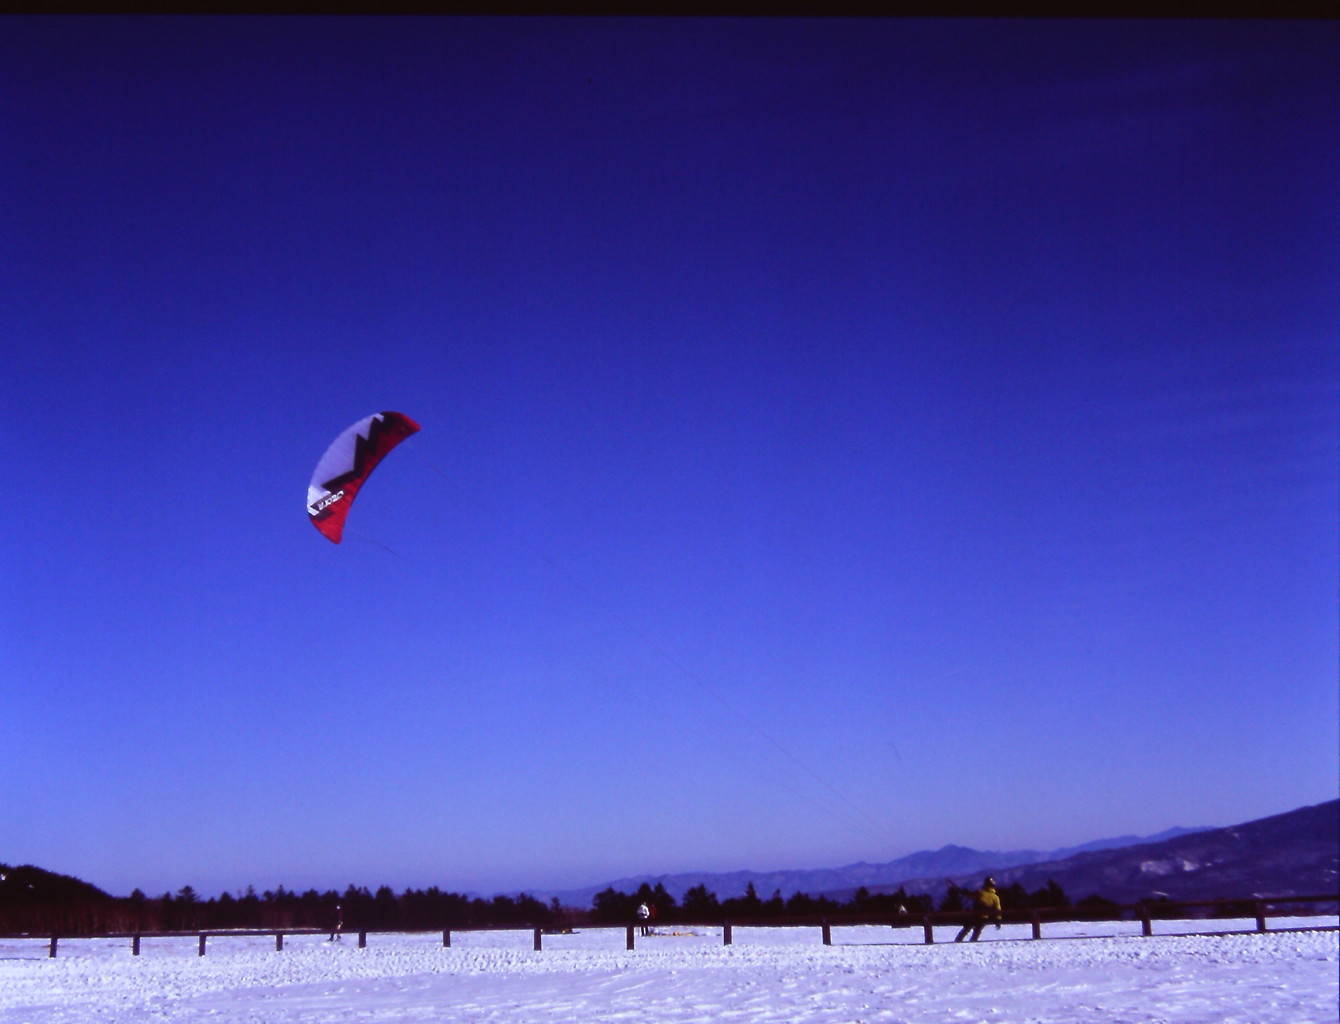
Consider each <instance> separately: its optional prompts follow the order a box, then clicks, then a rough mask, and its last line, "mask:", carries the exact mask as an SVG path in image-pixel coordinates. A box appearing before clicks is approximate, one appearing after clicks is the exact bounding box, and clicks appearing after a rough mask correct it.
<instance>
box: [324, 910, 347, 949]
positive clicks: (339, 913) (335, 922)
mask: <svg viewBox="0 0 1340 1024" xmlns="http://www.w3.org/2000/svg"><path fill="white" fill-rule="evenodd" d="M343 932H344V911H343V910H342V909H340V906H339V904H336V906H335V914H334V915H333V916H332V917H331V919H330V938H329V939H328V940H327V941H329V942H337V941H338V940H339V938H340V936H341V934H343Z"/></svg>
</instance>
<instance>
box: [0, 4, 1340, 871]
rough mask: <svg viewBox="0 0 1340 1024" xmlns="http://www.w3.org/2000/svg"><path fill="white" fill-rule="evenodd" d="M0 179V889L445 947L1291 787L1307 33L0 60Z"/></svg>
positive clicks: (1324, 413)
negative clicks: (386, 436) (484, 908)
mask: <svg viewBox="0 0 1340 1024" xmlns="http://www.w3.org/2000/svg"><path fill="white" fill-rule="evenodd" d="M0 138H2V139H3V146H0V197H2V198H3V206H2V209H3V223H2V226H0V260H2V261H3V263H2V267H3V272H2V273H0V327H2V329H3V337H2V338H0V400H2V401H3V410H4V416H3V420H2V421H0V422H2V423H3V426H2V427H0V443H2V444H3V447H4V450H5V452H6V465H7V473H6V488H5V491H6V500H5V501H4V502H3V503H2V504H0V751H2V752H3V754H2V755H0V756H3V764H4V770H3V772H0V861H5V862H9V863H35V864H38V865H40V866H42V867H46V868H48V869H50V870H55V871H61V872H65V873H69V874H75V875H78V876H79V877H82V878H86V879H87V880H89V881H91V882H94V883H95V884H98V885H100V886H102V887H104V888H106V889H108V890H110V891H112V892H116V893H127V892H129V891H130V890H131V889H132V888H135V887H139V888H141V889H143V890H144V891H146V892H148V893H150V894H156V893H161V892H163V891H167V890H172V891H175V890H176V889H178V888H180V887H181V886H183V885H187V884H190V885H192V886H194V887H195V888H196V889H197V890H199V891H200V892H202V893H204V894H206V895H215V894H217V893H219V892H222V891H225V890H227V891H230V892H235V891H237V890H239V889H242V888H244V887H245V886H247V885H249V884H253V885H255V886H256V887H257V889H258V890H263V889H266V888H273V887H274V886H276V885H280V884H282V885H285V886H286V887H289V888H298V889H306V888H309V887H316V888H321V889H324V888H338V889H343V888H344V887H345V886H346V885H349V884H356V885H368V886H372V887H375V886H378V885H381V884H388V885H390V886H392V887H393V888H395V889H397V890H399V889H401V888H404V887H408V886H414V887H423V886H429V885H437V886H440V887H442V888H445V889H452V890H457V891H479V892H492V891H496V890H499V889H510V890H515V889H520V888H529V889H543V888H557V887H564V886H577V885H585V884H594V883H598V882H602V881H606V880H608V879H611V878H615V877H619V876H621V875H624V874H630V873H635V872H644V871H645V872H662V871H665V872H669V871H682V870H696V869H703V870H730V869H737V868H746V867H747V868H754V869H759V870H762V869H772V868H791V867H820V866H833V865H838V864H844V863H849V862H852V861H856V860H861V859H864V860H870V861H876V860H888V859H891V858H893V857H895V856H899V855H901V854H905V853H908V852H911V851H913V850H916V849H921V848H926V847H938V846H940V845H942V844H945V843H950V842H954V843H961V844H964V845H970V846H975V847H979V848H985V849H1012V848H1019V847H1035V848H1046V847H1051V846H1059V845H1063V844H1069V843H1075V842H1082V841H1085V840H1089V839H1093V838H1097V837H1100V836H1107V835H1114V834H1119V833H1128V832H1134V833H1150V832H1155V831H1159V830H1161V829H1164V828H1167V827H1169V826H1173V825H1207V824H1208V825H1213V824H1231V823H1234V822H1238V821H1243V820H1248V819H1251V818H1254V817H1260V816H1264V815H1268V814H1273V813H1278V812H1282V811H1286V810H1291V809H1293V808H1295V807H1297V806H1300V805H1303V804H1309V803H1316V802H1319V801H1322V800H1327V799H1331V798H1333V797H1335V796H1336V794H1337V788H1338V787H1340V780H1338V778H1337V771H1338V769H1337V760H1338V751H1337V736H1338V735H1340V708H1338V707H1337V702H1338V698H1337V689H1338V686H1337V675H1338V665H1340V651H1338V647H1340V597H1338V596H1337V595H1338V592H1340V333H1338V332H1340V25H1337V24H1336V23H1334V22H1329V23H1306V22H1268V21H1267V22H1261V21H1222V22H1220V21H1202V22H1181V21H1171V20H1157V21H1149V22H1126V23H1123V22H1106V21H1099V20H1078V21H1065V22H1045V21H1041V22H1038V21H1027V20H1024V21H1009V22H975V21H971V20H954V21H944V22H923V21H900V20H888V21H860V20H832V21H822V20H821V21H791V20H785V19H769V20H759V21H751V20H733V19H716V20H703V21H698V20H682V21H681V20H670V21H666V20H657V19H639V20H629V21H606V20H556V21H550V20H496V21H495V20H489V19H479V18H471V19H464V20H417V19H413V18H395V19H387V20H377V19H359V20H346V19H342V18H321V19H311V20H306V19H287V18H273V19H268V18H267V19H193V18H170V19H143V18H116V19H103V20H100V19H95V18H72V17H66V18H55V19H32V18H19V19H7V20H6V21H5V22H4V24H3V26H0ZM384 409H393V410H398V411H401V412H404V413H406V414H407V415H409V416H412V417H413V418H415V419H416V420H418V421H419V422H420V423H421V424H422V426H423V429H422V431H421V432H420V433H419V434H418V435H416V436H415V437H413V438H411V439H410V440H408V441H406V442H405V443H404V444H403V445H402V446H401V447H400V448H399V449H397V450H396V451H395V452H393V453H392V454H391V455H390V456H389V457H388V458H387V460H386V461H385V462H384V463H383V464H382V466H381V467H380V468H379V469H378V470H377V471H376V473H374V474H373V476H372V479H371V480H370V482H369V483H368V485H367V486H366V487H365V488H364V490H363V492H362V494H361V495H360V497H359V499H358V502H357V504H356V505H355V507H354V510H353V513H352V515H351V516H350V519H349V525H348V529H347V531H346V535H345V541H344V543H343V544H342V545H340V546H339V547H336V546H334V545H332V544H330V543H329V542H327V541H326V540H324V539H323V538H322V537H320V536H319V535H318V534H317V532H316V531H315V530H313V529H312V527H311V525H310V524H309V523H308V520H307V514H306V509H305V501H306V488H307V482H308V477H309V476H310V474H311V472H312V469H313V467H314V466H315V464H316V461H317V459H318V458H319V457H320V455H321V453H322V451H323V450H324V449H325V447H326V445H327V444H328V443H329V442H330V440H331V439H332V438H333V437H334V436H335V435H336V434H337V433H338V432H339V431H340V430H342V429H343V428H345V427H346V426H348V425H349V424H351V423H353V422H354V421H355V420H358V419H360V418H361V417H363V416H366V415H368V414H369V413H372V412H376V411H379V410H384Z"/></svg>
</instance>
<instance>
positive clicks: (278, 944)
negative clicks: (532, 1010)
mask: <svg viewBox="0 0 1340 1024" xmlns="http://www.w3.org/2000/svg"><path fill="white" fill-rule="evenodd" d="M1299 904H1312V905H1314V906H1315V905H1321V906H1322V907H1329V906H1332V905H1334V906H1340V894H1337V893H1328V894H1324V895H1319V896H1269V897H1257V896H1251V897H1246V898H1240V899H1228V900H1192V901H1173V900H1151V901H1144V902H1141V903H1135V904H1129V905H1126V906H1119V905H1113V906H1107V907H1101V908H1085V907H1064V908H1061V907H1054V908H1038V909H1029V910H1006V911H1003V912H1002V914H1001V919H1002V922H1004V923H1009V924H1029V925H1031V926H1032V938H1033V939H1042V938H1043V933H1042V932H1043V925H1044V923H1051V924H1056V923H1060V922H1074V921H1086V922H1087V921H1092V922H1102V921H1133V920H1138V921H1139V922H1140V931H1141V934H1142V935H1144V936H1152V935H1154V924H1155V922H1156V921H1193V920H1194V921H1206V922H1207V923H1210V922H1213V921H1215V920H1225V915H1226V913H1227V914H1232V916H1233V917H1235V918H1237V919H1241V918H1253V919H1254V921H1255V928H1254V929H1252V930H1246V931H1245V930H1243V929H1240V928H1239V929H1230V930H1224V929H1219V930H1207V931H1203V932H1194V933H1187V932H1178V933H1176V934H1179V935H1187V934H1196V935H1246V934H1252V933H1253V932H1257V933H1260V932H1266V931H1270V930H1271V929H1270V927H1269V921H1270V918H1272V917H1298V916H1331V912H1330V911H1328V910H1325V909H1322V910H1319V911H1314V914H1313V915H1306V914H1303V915H1299V914H1284V913H1280V912H1279V910H1280V908H1281V907H1282V906H1285V905H1299ZM1205 908H1210V909H1211V910H1212V911H1217V912H1218V913H1217V914H1214V913H1212V914H1211V916H1210V917H1204V916H1180V917H1179V916H1175V915H1174V914H1173V913H1172V912H1174V911H1185V910H1194V909H1205ZM970 917H971V918H972V920H974V921H975V920H976V917H975V915H973V914H971V912H963V911H957V912H953V911H939V912H935V913H929V914H897V915H890V914H850V913H848V914H832V915H827V916H823V917H815V916H804V917H776V918H752V919H746V920H739V919H737V920H721V919H717V920H685V921H676V922H675V926H676V927H705V928H720V929H721V933H722V944H723V945H726V946H729V945H732V944H733V943H734V930H735V928H737V927H745V928H816V929H818V931H819V935H820V941H821V942H822V943H823V944H824V945H825V946H829V945H832V943H833V928H835V927H853V926H860V925H880V926H892V927H894V928H913V927H916V926H917V925H920V926H921V928H922V932H923V938H924V941H925V944H926V945H933V944H934V943H935V934H934V929H935V926H936V925H941V926H944V925H961V924H963V923H964V922H965V921H966V920H968V919H969V918H970ZM620 928H622V929H623V930H624V941H625V946H626V948H627V949H630V950H631V949H634V948H636V939H637V932H639V931H640V930H641V928H642V923H641V922H639V923H638V924H627V925H620V924H605V923H595V924H589V925H582V926H581V930H583V931H598V930H618V929H620ZM517 930H519V929H518V928H517V927H516V926H506V925H498V926H483V927H480V926H475V927H455V928H443V929H436V928H433V929H403V928H382V929H371V928H363V929H349V931H348V933H349V934H355V933H356V934H357V935H358V946H359V948H360V949H362V948H364V947H366V946H367V942H368V936H369V935H378V934H383V935H386V934H436V933H438V932H440V933H441V935H442V945H443V947H444V948H450V946H451V935H452V932H453V931H455V932H489V931H517ZM531 930H532V931H533V934H534V948H535V950H536V951H537V952H538V951H540V950H542V949H543V948H544V935H545V934H554V933H555V932H556V931H558V930H556V929H553V928H544V927H534V928H532V929H531ZM571 930H575V929H563V931H571ZM1277 930H1280V929H1277ZM1282 930H1286V931H1299V930H1306V931H1340V925H1333V924H1328V925H1322V924H1318V925H1308V926H1305V927H1304V928H1303V929H1299V928H1290V929H1282ZM335 934H336V933H333V932H332V931H331V929H329V928H259V929H207V930H189V931H157V932H99V933H93V934H86V933H84V934H59V933H51V932H40V933H38V932H8V933H0V939H38V940H41V941H44V942H46V943H47V949H48V952H47V956H48V957H54V956H55V955H56V951H57V949H58V947H59V944H60V941H61V940H62V939H67V940H69V939H129V940H130V943H131V954H132V955H134V956H139V955H140V943H141V940H143V939H168V938H197V939H198V943H199V945H198V949H199V955H200V956H204V955H205V952H206V949H207V946H208V940H209V939H211V938H232V937H248V936H250V937H257V936H266V937H268V936H273V937H274V940H275V950H276V952H278V951H282V950H283V948H284V939H285V938H286V937H288V936H294V935H331V936H332V937H333V936H334V935H335ZM1090 937H1093V936H1090Z"/></svg>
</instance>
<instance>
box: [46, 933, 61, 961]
mask: <svg viewBox="0 0 1340 1024" xmlns="http://www.w3.org/2000/svg"><path fill="white" fill-rule="evenodd" d="M58 941H59V940H58V939H57V938H56V936H54V935H53V936H51V945H50V946H48V947H47V956H49V957H51V956H55V955H56V943H57V942H58Z"/></svg>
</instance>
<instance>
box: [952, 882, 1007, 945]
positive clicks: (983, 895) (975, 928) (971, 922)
mask: <svg viewBox="0 0 1340 1024" xmlns="http://www.w3.org/2000/svg"><path fill="white" fill-rule="evenodd" d="M992 919H994V920H995V922H996V927H997V928H999V927H1000V897H999V896H997V895H996V880H995V879H994V878H991V877H988V878H987V879H986V881H985V882H983V883H982V887H981V888H980V889H978V890H977V891H976V892H975V893H973V894H972V911H971V912H970V914H969V917H968V920H967V922H966V923H965V924H964V925H963V930H962V931H960V932H959V933H958V936H957V938H955V939H954V941H955V942H962V941H963V939H964V938H965V937H966V936H967V934H968V933H969V932H972V941H973V942H976V941H977V940H978V938H980V937H981V934H982V929H983V928H985V927H986V923H987V921H989V920H992Z"/></svg>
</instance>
